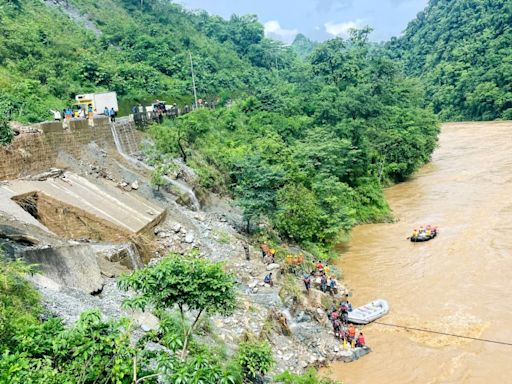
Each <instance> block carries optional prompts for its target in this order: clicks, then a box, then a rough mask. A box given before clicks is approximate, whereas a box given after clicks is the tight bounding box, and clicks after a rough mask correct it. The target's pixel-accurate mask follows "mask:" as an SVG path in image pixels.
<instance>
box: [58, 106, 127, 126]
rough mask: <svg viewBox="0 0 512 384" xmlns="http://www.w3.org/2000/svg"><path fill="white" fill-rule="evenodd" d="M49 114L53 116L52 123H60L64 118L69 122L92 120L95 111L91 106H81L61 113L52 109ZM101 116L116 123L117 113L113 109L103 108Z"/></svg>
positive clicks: (65, 109) (67, 108)
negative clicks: (72, 120)
mask: <svg viewBox="0 0 512 384" xmlns="http://www.w3.org/2000/svg"><path fill="white" fill-rule="evenodd" d="M50 112H51V113H52V114H53V120H54V121H61V120H62V119H63V117H64V120H71V119H85V118H89V119H92V118H93V117H94V115H95V114H96V110H94V108H93V106H92V104H89V105H87V107H85V106H81V107H80V108H78V109H73V108H71V107H66V108H64V109H63V110H62V112H61V111H57V110H54V109H50ZM103 115H105V116H107V117H109V118H110V121H112V122H114V121H116V115H117V112H116V111H115V110H114V108H113V107H112V108H108V107H105V109H104V111H103Z"/></svg>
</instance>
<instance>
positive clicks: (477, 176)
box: [331, 122, 512, 384]
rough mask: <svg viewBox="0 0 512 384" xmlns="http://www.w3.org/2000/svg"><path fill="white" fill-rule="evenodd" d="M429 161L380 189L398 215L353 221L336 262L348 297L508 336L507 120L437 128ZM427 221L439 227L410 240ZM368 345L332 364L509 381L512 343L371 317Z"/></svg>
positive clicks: (510, 169)
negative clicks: (354, 357)
mask: <svg viewBox="0 0 512 384" xmlns="http://www.w3.org/2000/svg"><path fill="white" fill-rule="evenodd" d="M439 144H440V146H439V148H438V150H437V151H436V152H435V153H434V156H433V161H432V163H431V164H429V165H427V166H425V167H424V168H423V169H422V170H421V171H420V172H419V173H418V174H417V175H416V177H414V178H413V179H412V180H411V181H409V182H407V183H403V184H400V185H396V186H394V187H392V188H389V189H388V190H387V191H386V197H387V199H388V201H389V203H390V205H391V207H392V209H393V212H394V214H395V216H396V218H397V222H396V223H394V224H378V225H364V226H360V227H358V228H356V229H355V230H354V232H353V236H352V240H351V241H350V243H349V245H348V247H347V249H345V250H343V255H342V259H341V261H340V265H341V267H342V268H343V270H344V276H345V280H346V282H347V284H348V286H349V287H350V288H351V289H352V290H353V293H354V297H353V303H354V304H355V305H361V304H364V303H365V302H368V301H370V300H372V299H374V298H385V299H387V300H388V301H389V302H390V305H391V312H390V314H389V315H388V316H386V317H385V318H383V319H382V321H385V322H387V323H393V324H399V325H406V326H410V327H417V328H428V329H432V330H436V331H441V332H449V333H456V334H461V335H466V336H471V337H477V338H485V339H495V340H500V341H507V342H510V343H512V122H495V123H453V124H446V125H444V126H443V128H442V134H441V136H440V142H439ZM428 223H432V224H435V225H438V226H439V227H440V236H438V237H437V238H436V239H434V240H433V241H430V242H428V243H418V244H413V243H411V242H409V241H407V240H406V237H407V236H409V234H410V232H411V230H412V229H413V228H414V227H419V225H421V224H428ZM364 331H365V333H366V338H367V342H368V344H369V345H370V346H371V347H372V348H373V351H374V352H373V353H372V354H370V355H369V356H367V357H364V358H362V359H361V360H359V361H357V362H355V363H351V364H339V365H335V366H333V367H332V368H331V372H332V376H333V377H335V378H337V379H342V380H344V382H345V383H346V384H362V383H371V384H373V383H378V384H386V383H393V384H397V383H422V384H428V383H490V382H492V383H512V346H505V345H497V344H492V343H484V342H479V341H470V340H465V339H460V338H453V337H445V336H439V335H435V334H429V333H421V332H416V331H404V330H401V329H396V328H390V327H385V326H382V325H377V324H373V325H370V326H367V327H365V328H364Z"/></svg>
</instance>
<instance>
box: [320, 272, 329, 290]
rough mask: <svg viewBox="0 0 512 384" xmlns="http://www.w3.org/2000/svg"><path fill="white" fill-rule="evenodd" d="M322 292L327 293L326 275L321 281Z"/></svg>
mask: <svg viewBox="0 0 512 384" xmlns="http://www.w3.org/2000/svg"><path fill="white" fill-rule="evenodd" d="M320 290H321V291H322V292H327V276H325V273H324V274H323V275H322V277H321V279H320Z"/></svg>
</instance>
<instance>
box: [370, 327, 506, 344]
mask: <svg viewBox="0 0 512 384" xmlns="http://www.w3.org/2000/svg"><path fill="white" fill-rule="evenodd" d="M373 324H379V325H383V326H386V327H393V328H402V329H406V330H409V331H418V332H426V333H435V334H437V335H443V336H450V337H458V338H460V339H468V340H475V341H481V342H484V343H492V344H500V345H507V346H509V347H512V342H511V343H509V342H506V341H499V340H490V339H481V338H479V337H471V336H464V335H457V334H455V333H447V332H439V331H433V330H431V329H422V328H415V327H407V326H405V325H397V324H389V323H382V322H380V321H374V322H373Z"/></svg>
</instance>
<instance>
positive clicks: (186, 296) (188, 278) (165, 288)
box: [118, 254, 236, 361]
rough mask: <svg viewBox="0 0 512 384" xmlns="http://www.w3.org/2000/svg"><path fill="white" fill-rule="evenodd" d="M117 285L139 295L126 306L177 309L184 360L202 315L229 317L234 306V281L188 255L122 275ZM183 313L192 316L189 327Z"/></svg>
mask: <svg viewBox="0 0 512 384" xmlns="http://www.w3.org/2000/svg"><path fill="white" fill-rule="evenodd" d="M118 284H119V287H120V288H121V289H124V290H128V289H133V290H134V291H135V292H137V294H138V296H135V297H133V298H130V299H127V300H126V301H125V305H126V306H127V307H130V308H138V309H141V310H145V309H147V308H154V309H156V310H159V311H166V310H171V309H173V308H175V307H177V308H178V310H179V314H180V318H181V323H182V327H183V328H182V329H183V347H182V350H181V359H182V360H183V361H184V360H185V358H186V356H187V352H188V345H189V342H190V338H191V336H192V334H193V333H194V331H195V330H196V327H197V326H198V323H199V321H200V319H201V316H202V315H203V314H204V313H208V314H216V313H218V314H222V315H229V314H231V313H232V312H233V311H234V309H235V305H236V294H235V283H234V278H233V276H232V275H231V274H228V273H226V272H225V271H224V269H223V266H222V264H214V263H212V262H211V261H208V260H205V259H197V258H192V257H191V256H188V257H186V256H185V257H184V256H182V255H178V254H170V255H169V256H167V257H166V258H164V259H163V260H162V261H161V262H159V263H158V264H156V265H154V266H151V267H146V268H144V269H140V270H138V271H135V272H134V273H132V274H131V275H126V276H123V277H122V278H120V280H119V283H118ZM186 314H189V315H191V316H192V319H193V320H192V324H190V325H188V324H187V321H186Z"/></svg>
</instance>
